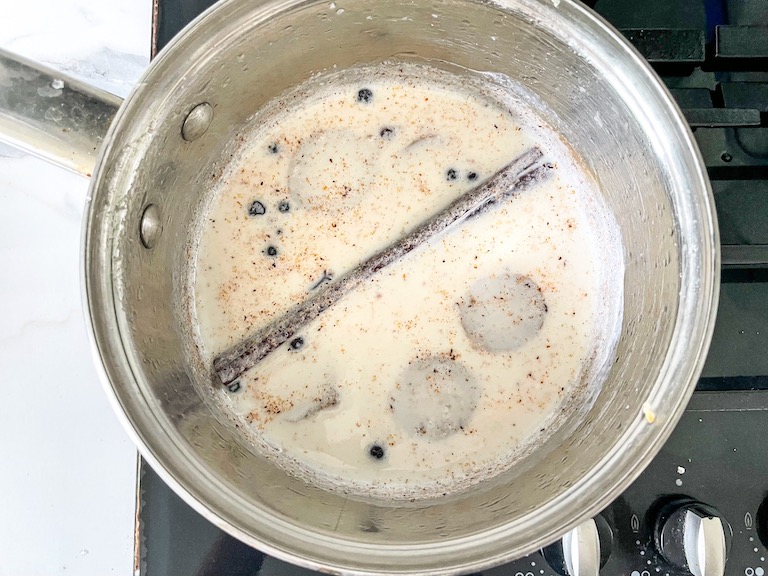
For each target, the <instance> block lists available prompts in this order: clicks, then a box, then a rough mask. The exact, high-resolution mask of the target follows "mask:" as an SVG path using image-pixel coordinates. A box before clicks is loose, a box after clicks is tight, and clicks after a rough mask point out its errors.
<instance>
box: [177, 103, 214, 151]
mask: <svg viewBox="0 0 768 576" xmlns="http://www.w3.org/2000/svg"><path fill="white" fill-rule="evenodd" d="M211 120H213V106H211V105H210V104H208V102H203V103H202V104H198V105H197V106H195V107H194V108H192V110H190V111H189V114H187V117H186V118H185V119H184V124H182V126H181V137H182V138H184V140H186V141H187V142H192V141H193V140H197V139H198V138H200V136H202V135H203V134H205V131H206V130H208V126H210V125H211Z"/></svg>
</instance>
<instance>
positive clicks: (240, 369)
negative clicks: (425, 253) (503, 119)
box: [213, 147, 553, 384]
mask: <svg viewBox="0 0 768 576" xmlns="http://www.w3.org/2000/svg"><path fill="white" fill-rule="evenodd" d="M542 157H543V154H542V152H541V150H540V149H539V148H536V147H534V148H531V149H530V150H528V151H526V152H525V153H523V154H522V155H521V156H518V157H517V158H516V159H515V160H513V161H512V162H510V163H509V164H507V165H506V166H505V167H504V168H502V169H501V170H499V172H497V173H496V174H495V175H493V176H492V177H491V178H489V179H488V180H486V181H485V182H483V183H482V184H480V185H479V186H477V187H476V188H473V189H472V190H470V191H469V192H467V193H465V194H463V195H461V196H459V197H458V198H457V199H456V200H454V201H453V202H452V203H451V204H450V205H449V206H448V207H447V208H445V209H444V210H442V211H441V212H439V213H437V214H436V215H434V216H432V217H431V218H429V219H428V220H426V221H424V222H423V223H421V224H419V225H418V226H416V228H414V229H413V230H412V231H411V232H409V233H408V234H407V235H405V236H404V237H402V238H400V239H399V240H397V241H395V242H394V243H392V244H390V245H389V246H388V247H386V248H384V249H383V250H381V251H379V252H377V253H376V254H374V255H373V256H371V257H370V258H368V259H367V260H365V261H364V262H363V263H361V264H360V265H358V266H357V267H355V268H353V269H352V270H350V271H349V272H347V273H346V274H345V275H343V276H342V277H340V278H339V279H338V280H335V281H331V282H330V283H329V284H326V285H325V287H323V288H321V289H320V290H319V291H318V292H317V293H315V294H314V295H312V296H310V297H309V298H307V299H306V300H305V301H304V302H302V303H300V304H297V305H296V306H294V307H293V308H291V309H290V310H289V311H288V312H286V313H285V314H283V315H282V316H280V317H279V318H278V319H276V320H275V321H273V322H271V323H270V324H268V325H267V326H265V327H263V328H261V329H260V330H257V331H256V332H255V333H253V334H252V335H250V336H248V337H247V338H246V339H245V340H243V341H242V342H240V343H239V344H236V345H234V346H233V347H231V348H229V349H228V350H226V351H224V352H223V353H222V354H220V355H219V356H217V357H216V358H215V359H214V361H213V369H214V371H215V372H216V374H217V375H218V377H219V379H220V380H221V382H222V383H223V384H229V383H230V382H233V381H234V380H236V379H237V378H239V377H240V376H241V375H242V374H243V373H244V372H245V371H247V370H248V369H249V368H251V367H253V366H255V365H256V364H257V363H258V362H260V361H261V360H263V359H264V358H265V357H266V356H268V355H269V354H270V353H271V352H272V351H273V350H275V349H276V348H278V347H279V346H281V345H282V344H284V343H285V342H287V341H288V340H290V339H291V338H292V337H293V336H294V335H296V333H297V332H299V331H300V330H301V329H302V328H303V327H304V326H306V325H307V324H309V323H310V322H312V321H313V320H315V319H316V318H317V317H318V316H320V314H322V313H323V311H325V310H327V309H328V308H330V307H331V306H333V305H334V304H336V302H338V301H339V300H340V299H341V298H343V297H344V295H346V294H348V293H349V292H351V291H352V290H354V289H355V288H357V287H358V286H360V285H361V284H362V283H363V282H365V281H367V280H369V279H370V278H371V277H372V276H373V275H374V274H376V273H377V272H378V271H379V270H381V269H382V268H385V267H386V266H389V265H390V264H392V263H393V262H396V261H397V260H400V259H401V258H402V257H403V256H405V255H406V254H408V253H409V252H411V251H412V250H414V249H415V248H417V247H419V246H421V245H422V244H424V243H425V242H427V241H429V240H431V239H432V238H434V237H435V236H437V235H438V234H440V233H442V232H444V231H445V230H446V229H447V228H448V227H450V226H452V225H454V224H456V223H458V222H460V221H462V220H465V219H467V218H470V217H472V216H476V215H479V214H481V213H482V212H484V211H486V210H487V209H488V208H489V207H490V206H491V205H492V204H494V203H496V202H499V201H501V200H504V199H506V198H509V197H512V196H514V195H516V194H519V193H520V192H522V191H524V190H526V189H528V188H529V187H531V186H533V185H535V184H536V183H538V182H540V181H542V180H543V179H545V178H547V177H548V176H549V174H550V173H551V171H552V169H553V168H552V165H551V164H542V163H541V159H542Z"/></svg>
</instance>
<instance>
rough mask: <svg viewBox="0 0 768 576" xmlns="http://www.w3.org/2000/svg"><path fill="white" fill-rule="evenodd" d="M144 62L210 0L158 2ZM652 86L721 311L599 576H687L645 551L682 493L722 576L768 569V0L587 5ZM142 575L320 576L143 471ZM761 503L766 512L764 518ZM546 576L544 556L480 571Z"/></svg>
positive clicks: (626, 501) (615, 522) (751, 575)
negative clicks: (669, 122) (677, 150)
mask: <svg viewBox="0 0 768 576" xmlns="http://www.w3.org/2000/svg"><path fill="white" fill-rule="evenodd" d="M154 3H155V11H154V14H155V17H154V21H153V35H152V42H153V46H152V54H153V55H154V54H156V52H157V51H158V50H159V49H161V48H162V47H163V46H164V45H165V44H166V43H167V42H168V41H169V40H170V39H171V38H172V37H173V36H174V35H175V34H176V33H177V32H178V31H179V30H180V29H181V28H182V27H183V26H184V25H186V23H188V22H189V21H190V20H192V19H193V18H194V17H195V16H197V14H199V13H200V12H202V11H203V10H204V9H206V8H207V7H208V6H210V5H211V4H213V2H212V1H211V0H154ZM589 4H590V5H592V6H593V7H594V8H595V9H596V10H597V12H599V13H600V14H602V15H603V16H604V17H606V19H608V20H609V21H610V22H611V23H612V24H613V25H614V26H616V27H617V28H619V29H620V30H621V32H622V33H623V34H624V35H625V36H626V37H627V38H629V39H630V41H631V42H632V43H633V44H634V45H635V46H636V47H637V48H638V49H639V51H640V52H641V53H642V54H643V56H645V57H646V58H647V59H648V60H649V61H650V62H651V64H652V65H653V67H654V68H655V69H656V71H657V72H658V73H659V74H660V75H661V76H662V78H663V79H664V81H665V83H666V84H667V86H668V87H669V88H670V90H671V91H672V94H673V96H674V97H675V98H676V100H677V101H678V103H679V104H680V106H681V108H682V109H683V111H684V113H685V116H686V118H687V120H688V122H689V124H690V125H691V127H692V129H693V130H694V136H695V137H696V141H697V142H698V145H699V148H700V150H701V153H702V156H703V158H704V162H705V164H706V166H707V170H708V173H709V176H710V179H711V181H712V187H713V190H714V195H715V204H716V208H717V215H718V220H719V226H720V236H721V244H722V249H723V250H722V254H723V264H722V285H721V290H720V306H719V309H718V314H717V322H716V326H715V333H714V337H713V341H712V345H711V348H710V351H709V354H708V356H707V362H706V365H705V367H704V373H703V375H702V378H701V379H700V381H699V383H698V386H697V389H696V390H697V391H696V393H695V394H694V397H693V400H692V402H691V404H690V405H689V407H688V409H687V410H686V413H685V414H684V416H683V418H682V420H681V422H680V424H679V425H678V427H677V428H676V429H675V431H674V433H673V435H672V437H671V438H670V440H669V441H668V442H667V444H666V445H665V446H664V448H663V449H662V451H661V452H660V453H659V455H658V456H657V457H656V459H655V460H654V461H653V462H652V463H651V465H650V466H649V467H648V469H647V470H646V471H645V472H644V473H643V474H642V475H641V477H640V478H639V479H638V480H637V481H636V482H635V483H634V484H633V485H632V486H631V487H630V488H629V489H628V490H627V491H626V492H625V494H624V495H623V496H622V497H621V498H619V499H618V500H617V501H616V502H614V503H613V504H612V505H611V506H609V507H608V508H607V509H606V510H605V511H604V512H603V514H602V516H603V517H604V518H605V520H607V522H608V524H609V525H610V527H611V528H612V531H613V543H612V552H611V554H610V556H609V557H608V560H607V562H606V563H605V565H604V567H603V568H602V570H601V572H600V573H601V574H605V575H608V576H613V575H616V576H618V575H621V576H651V575H654V574H660V575H664V576H667V575H669V576H683V575H688V574H689V572H688V571H680V570H679V569H677V570H676V569H675V568H674V567H673V566H672V565H670V564H669V563H667V562H666V561H665V560H664V559H663V558H662V557H661V556H660V555H659V554H658V553H657V552H656V548H655V546H654V545H653V537H654V536H653V531H654V521H655V520H654V513H655V506H656V504H657V503H658V502H659V501H660V499H664V498H671V497H673V496H675V495H685V496H686V497H691V498H695V499H697V500H701V501H702V502H706V503H708V504H710V505H712V506H715V507H716V508H717V510H718V511H719V512H720V514H721V515H722V517H723V518H724V519H725V520H726V521H727V522H728V524H729V525H730V527H731V528H732V530H733V539H732V542H731V545H730V552H729V557H728V563H727V565H726V574H727V575H729V576H730V575H733V576H736V575H739V576H740V575H745V576H763V575H764V574H766V573H767V572H768V561H766V558H768V513H766V511H768V505H763V503H764V502H767V501H768V500H766V498H767V497H768V442H766V438H768V0H597V2H589ZM139 490H140V514H139V530H138V534H139V552H140V562H139V570H140V574H141V575H142V576H212V575H214V574H216V575H229V576H239V575H249V576H256V575H264V576H273V575H286V576H294V575H295V576H299V575H305V574H316V573H315V572H312V571H309V570H304V569H301V568H298V567H295V566H292V565H290V564H286V563H284V562H281V561H279V560H276V559H274V558H271V557H268V556H265V555H264V554H262V553H261V552H259V551H257V550H254V549H252V548H250V547H248V546H246V545H245V544H242V543H241V542H239V541H237V540H235V539H234V538H232V537H230V536H228V535H226V534H224V533H223V532H222V531H220V530H219V529H217V528H216V527H214V526H213V525H212V524H210V523H209V522H207V521H206V520H204V519H203V518H202V517H201V516H199V515H198V514H197V513H196V512H194V511H193V510H192V509H191V508H189V507H188V506H187V505H186V504H185V503H184V502H182V500H181V499H180V498H179V497H178V496H176V495H175V494H174V493H173V492H172V491H171V490H170V489H169V488H168V487H167V486H166V485H165V484H164V483H163V482H162V480H160V479H159V477H158V476H157V475H156V474H155V473H154V472H153V471H152V469H151V468H150V467H149V466H148V465H146V463H142V467H141V474H140V486H139ZM761 506H762V507H761ZM483 574H485V575H488V576H502V575H508V576H553V575H554V574H555V572H553V571H552V569H551V568H550V567H549V565H548V564H547V562H546V561H545V560H544V559H543V557H542V556H541V555H540V554H534V555H532V556H530V557H528V558H525V559H522V560H519V561H517V562H514V563H512V564H508V565H506V566H502V567H498V568H494V569H491V570H487V571H484V572H483Z"/></svg>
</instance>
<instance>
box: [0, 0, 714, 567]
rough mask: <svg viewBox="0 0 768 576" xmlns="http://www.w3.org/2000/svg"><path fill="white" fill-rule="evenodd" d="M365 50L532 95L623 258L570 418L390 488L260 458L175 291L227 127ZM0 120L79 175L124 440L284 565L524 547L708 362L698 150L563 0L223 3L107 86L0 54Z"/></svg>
mask: <svg viewBox="0 0 768 576" xmlns="http://www.w3.org/2000/svg"><path fill="white" fill-rule="evenodd" d="M383 59H404V60H411V61H419V62H430V63H432V64H434V65H436V66H444V67H451V69H453V70H458V69H463V70H466V71H467V73H471V72H469V71H481V72H493V73H500V74H505V75H507V76H509V77H511V78H513V79H514V80H516V81H517V82H519V83H521V84H522V85H523V86H524V87H525V88H526V89H528V90H529V91H531V92H532V93H534V94H536V96H537V98H538V99H539V100H540V101H541V102H542V103H543V105H544V106H545V107H546V108H547V109H548V110H550V111H551V115H550V116H551V117H549V121H550V123H551V125H552V126H553V127H554V128H555V129H556V130H558V131H559V132H561V133H562V135H563V137H564V139H566V140H567V141H568V143H569V144H570V145H571V146H572V147H573V149H574V150H576V152H577V153H578V154H580V155H581V157H582V158H583V159H584V161H585V162H586V164H587V167H588V169H589V170H590V171H591V172H592V173H593V174H594V176H595V178H596V180H597V182H598V183H599V185H600V189H601V191H602V194H603V195H604V198H605V201H606V203H607V204H608V206H609V207H610V208H611V210H612V211H613V213H614V215H615V218H616V220H617V222H618V224H619V227H620V230H621V235H622V239H623V250H624V260H625V264H626V269H625V274H624V314H623V326H622V330H621V336H620V341H619V343H618V349H617V351H616V355H615V362H614V363H613V365H612V368H611V369H610V371H609V373H608V375H607V378H606V380H605V382H604V383H603V385H602V389H601V391H600V393H599V395H598V396H597V399H596V401H595V402H594V404H593V405H592V406H591V408H589V409H588V410H584V411H581V412H579V413H574V414H573V415H572V416H571V418H572V419H573V421H572V422H570V423H569V425H568V426H564V427H563V428H562V430H563V431H565V430H570V431H571V433H569V434H566V433H565V432H561V433H560V432H559V433H555V434H554V435H553V436H552V437H550V438H549V439H547V440H546V441H544V442H543V443H542V445H541V446H539V447H538V449H537V450H536V451H535V452H534V453H533V454H532V455H531V456H530V457H528V458H527V459H526V460H525V461H523V462H522V463H521V464H520V465H519V466H514V467H513V468H512V469H510V470H509V471H507V472H505V473H503V474H502V475H501V476H499V477H497V478H496V479H494V480H493V481H490V482H488V483H486V484H480V485H478V486H476V487H475V488H474V489H472V490H469V491H466V492H463V493H460V494H457V495H454V496H450V497H447V498H443V499H435V500H429V501H422V502H420V501H416V502H412V503H408V504H407V505H404V504H402V503H388V502H384V501H381V500H378V501H377V500H373V499H365V498H354V499H351V498H346V497H344V496H343V495H342V494H339V493H333V492H328V491H324V490H322V489H320V488H318V487H315V486H312V485H309V484H307V483H305V482H304V481H302V480H300V479H297V478H294V477H290V476H288V475H286V474H285V473H284V472H283V471H282V470H281V469H280V468H278V467H276V466H275V465H274V464H273V463H271V462H269V461H267V460H265V459H263V458H262V457H260V456H258V455H257V454H255V453H254V452H253V450H252V449H250V448H249V447H248V445H247V444H246V443H245V441H244V440H243V439H242V438H241V437H240V436H239V435H238V434H237V432H236V431H235V430H234V429H233V428H232V427H230V426H229V425H227V424H226V422H225V419H223V418H221V417H220V415H218V414H217V412H216V410H215V408H213V406H212V404H211V403H210V402H209V401H208V400H207V395H206V388H205V387H206V386H210V385H211V383H210V381H206V379H205V378H202V377H201V376H200V374H201V372H200V371H199V370H198V368H199V367H198V366H197V363H198V362H199V359H198V358H197V357H196V353H195V350H194V347H192V346H190V340H189V338H188V336H189V333H190V330H191V328H190V325H189V323H190V313H189V310H188V309H187V307H186V305H185V302H184V294H183V292H184V282H185V281H186V274H187V270H186V266H187V262H188V251H189V249H190V245H191V238H190V234H192V226H191V223H192V222H193V220H194V214H195V213H196V212H197V211H199V210H200V207H201V203H202V202H203V199H204V197H205V196H206V194H207V193H208V191H209V189H210V185H211V183H212V182H214V181H215V180H216V179H217V177H218V176H219V175H220V174H221V172H222V170H223V169H224V168H225V166H226V163H227V161H228V158H227V157H225V156H223V155H222V151H223V150H225V149H226V148H227V145H228V144H229V143H230V141H231V139H232V138H233V136H234V134H235V133H236V132H237V131H238V130H239V129H240V128H241V127H242V126H243V125H244V123H245V122H246V121H247V120H248V119H249V118H250V117H251V116H252V115H253V114H254V113H255V112H256V111H257V110H259V109H260V108H261V107H262V106H263V105H264V104H265V103H267V102H268V101H270V100H271V99H273V98H275V97H276V96H277V95H279V94H281V93H283V92H284V91H285V90H287V89H289V88H291V87H292V86H295V85H296V84H298V83H300V82H302V81H303V80H305V79H307V78H308V77H309V76H311V75H313V74H316V73H322V72H323V71H325V70H330V69H332V68H334V67H335V69H336V70H339V69H344V68H347V67H352V66H356V65H359V64H366V63H373V62H378V61H381V60H383ZM0 133H1V134H2V138H3V139H4V140H6V141H9V142H11V143H15V144H17V145H20V146H23V147H27V148H28V149H31V150H33V151H34V152H35V153H38V154H41V155H44V156H46V157H49V158H51V159H53V160H54V161H57V162H59V163H61V164H64V165H66V166H69V167H70V168H73V169H75V170H78V171H80V172H83V173H86V174H89V175H90V174H91V173H92V180H91V189H90V195H89V200H88V208H87V214H86V221H85V227H84V236H83V259H84V279H85V292H86V299H87V307H88V321H89V324H90V327H91V331H92V340H93V346H94V350H95V353H96V355H97V357H98V358H99V366H100V367H101V372H102V375H103V378H104V382H105V383H106V388H107V390H108V393H109V395H110V397H111V398H112V400H113V404H114V407H115V409H116V411H117V413H118V414H119V415H120V418H121V419H122V420H123V422H124V424H125V425H126V426H127V428H128V429H129V430H130V431H131V433H132V435H133V438H134V440H135V441H136V443H137V445H138V446H139V449H140V451H141V453H142V454H143V455H144V456H145V457H146V458H147V459H148V460H149V462H150V463H151V465H152V466H153V467H154V468H155V469H156V470H157V471H158V472H159V473H160V474H161V475H162V477H163V478H164V479H165V480H166V481H167V482H168V483H169V484H170V485H171V486H172V487H173V488H174V489H175V490H176V491H177V492H178V493H179V494H180V495H181V496H182V497H183V498H184V499H185V500H186V501H187V502H188V503H189V504H191V505H192V506H193V507H194V508H195V509H196V510H198V511H199V512H200V513H201V514H203V515H204V516H205V517H206V518H207V519H209V520H210V521H211V522H213V523H214V524H216V525H217V526H219V527H220V528H222V529H224V530H225V531H227V532H229V533H230V534H232V535H234V536H236V537H237V538H240V539H241V540H243V541H245V542H247V543H249V544H252V545H254V546H256V547H258V548H260V549H262V550H264V551H265V552H267V553H269V554H272V555H274V556H277V557H279V558H283V559H287V560H289V561H292V562H295V563H297V564H301V565H304V566H309V567H314V568H321V569H324V570H326V571H328V572H331V573H336V572H349V573H365V574H374V573H390V574H393V573H403V574H404V573H408V574H417V573H419V574H447V573H459V572H469V571H475V570H478V569H480V568H482V567H485V566H489V565H492V564H499V563H502V562H504V561H506V560H510V559H512V558H516V557H520V556H523V555H525V554H527V553H530V552H532V551H534V550H536V549H537V548H539V547H541V546H543V545H545V544H548V543H550V542H552V541H553V540H555V539H556V538H557V537H558V536H560V535H561V534H563V533H565V532H566V531H567V530H568V529H570V528H573V527H574V526H576V525H577V524H578V523H580V522H582V521H583V520H585V519H587V518H589V517H590V516H592V515H594V514H596V513H597V512H599V511H600V510H601V509H602V508H603V507H605V506H606V505H607V504H609V503H610V502H611V501H612V500H613V499H615V498H616V497H617V496H618V495H619V494H621V492H622V491H623V490H624V489H625V488H626V487H627V486H628V485H629V484H630V483H631V482H632V480H633V479H634V478H636V477H637V476H638V474H640V472H641V471H642V470H643V468H644V467H645V466H646V464H648V462H649V461H650V460H651V459H652V458H653V456H654V455H655V454H656V453H657V451H658V450H659V448H660V447H661V445H662V444H663V443H664V441H665V440H666V438H667V437H668V436H669V434H670V432H671V431H672V429H673V427H674V426H675V423H676V422H677V420H678V418H679V417H680V415H681V414H682V412H683V410H684V408H685V405H686V403H687V401H688V399H689V397H690V395H691V393H692V391H693V388H694V386H695V382H696V380H697V378H698V376H699V373H700V371H701V368H702V365H703V362H704V357H705V354H706V350H707V347H708V344H709V341H710V337H711V333H712V328H713V324H714V317H715V309H716V305H717V294H718V283H719V251H718V250H719V249H718V237H717V227H716V222H715V215H714V209H713V201H712V194H711V191H710V188H709V184H708V180H707V177H706V173H705V170H704V167H703V164H702V161H701V158H700V156H699V153H698V151H697V148H696V146H695V144H694V141H693V138H692V136H691V133H690V131H689V129H688V127H687V125H686V123H685V121H684V119H683V117H682V115H681V113H680V111H679V109H678V108H677V106H676V105H675V104H674V103H673V101H672V99H671V98H670V96H669V94H668V92H667V90H666V89H665V88H664V86H663V85H662V83H661V82H660V80H659V79H658V78H657V77H656V75H655V74H654V73H653V72H652V71H651V69H650V68H649V66H648V65H647V64H646V63H645V62H644V60H643V59H642V58H641V57H640V56H639V55H638V54H637V53H636V52H635V50H634V49H633V48H632V47H631V46H629V45H628V43H627V42H626V41H625V40H624V39H623V38H622V37H621V36H620V35H619V34H618V33H617V32H616V31H615V30H614V29H613V28H611V27H610V26H609V25H608V24H606V23H605V22H604V21H603V20H602V19H601V18H599V17H598V16H596V15H595V14H594V13H593V12H591V11H590V10H588V9H587V8H585V7H584V6H582V5H581V4H579V3H577V2H573V1H571V0H445V1H438V0H434V1H427V0H424V1H421V0H410V1H409V0H354V1H352V0H336V3H335V4H333V3H329V1H328V0H323V1H317V0H270V1H254V0H226V1H224V2H221V3H219V4H218V5H217V6H215V7H213V8H212V9H211V10H209V11H207V12H206V13H204V14H203V15H202V16H200V17H199V18H198V19H197V20H195V22H193V23H192V24H191V25H190V26H188V27H187V28H186V29H185V30H184V32H183V33H182V34H180V35H179V36H178V37H177V38H176V39H175V40H174V41H173V42H172V43H171V44H170V45H169V46H168V47H167V48H166V49H165V50H164V51H163V52H162V53H161V54H160V55H159V56H158V57H157V58H156V59H155V60H154V62H152V64H151V65H150V67H149V69H148V70H147V72H146V73H145V75H144V76H143V78H142V79H141V81H140V82H139V84H138V85H137V86H136V88H135V89H134V90H133V92H132V94H131V95H130V97H129V98H127V99H126V100H125V101H124V102H123V103H122V104H120V102H119V100H118V99H116V98H114V97H112V96H109V95H107V94H104V93H101V92H98V91H96V90H94V89H91V88H88V87H86V86H83V85H82V84H80V83H77V82H74V81H71V80H69V79H66V78H63V77H61V76H60V75H59V74H57V73H55V72H52V71H46V70H41V69H39V68H37V67H36V66H35V65H33V64H31V63H29V62H24V61H21V60H19V59H16V58H14V57H12V56H10V55H7V54H4V55H0ZM94 166H95V167H94Z"/></svg>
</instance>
